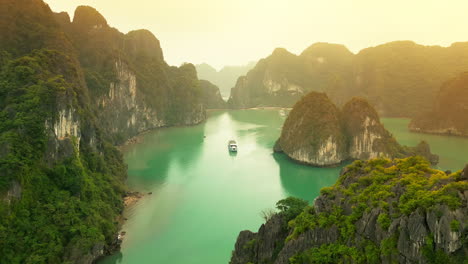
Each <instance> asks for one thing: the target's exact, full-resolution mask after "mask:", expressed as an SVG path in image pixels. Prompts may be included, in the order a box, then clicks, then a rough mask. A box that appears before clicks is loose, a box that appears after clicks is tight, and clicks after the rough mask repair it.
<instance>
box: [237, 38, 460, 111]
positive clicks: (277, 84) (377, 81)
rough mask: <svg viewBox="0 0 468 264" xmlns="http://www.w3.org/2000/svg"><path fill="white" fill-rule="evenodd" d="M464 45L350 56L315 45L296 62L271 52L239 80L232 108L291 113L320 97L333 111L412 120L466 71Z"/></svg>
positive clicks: (392, 46)
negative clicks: (350, 105)
mask: <svg viewBox="0 0 468 264" xmlns="http://www.w3.org/2000/svg"><path fill="white" fill-rule="evenodd" d="M467 50H468V43H454V44H453V45H452V46H450V47H447V48H442V47H439V46H431V47H429V46H422V45H418V44H416V43H413V42H410V41H396V42H391V43H386V44H383V45H379V46H376V47H371V48H367V49H363V50H361V51H360V52H359V53H358V54H352V53H351V52H350V51H349V50H347V49H346V48H345V47H344V46H342V45H336V44H328V43H316V44H313V45H311V46H310V47H309V48H307V49H306V50H304V52H302V53H301V54H300V55H299V56H296V55H295V54H292V53H289V52H288V51H286V50H284V49H276V50H275V51H274V52H273V53H272V54H271V55H270V56H268V57H267V58H265V59H262V60H260V61H259V62H258V63H257V65H256V66H255V68H253V69H252V70H250V71H249V72H248V73H247V74H246V75H245V76H242V77H240V78H239V80H238V82H237V84H236V86H235V87H234V88H233V89H232V91H231V97H230V99H229V104H230V106H231V107H233V108H249V107H258V106H278V107H291V106H292V105H294V103H295V102H297V101H298V100H299V99H300V98H301V97H302V96H303V95H304V94H307V93H308V92H311V91H315V92H325V93H326V94H327V95H328V96H329V98H330V99H331V100H332V101H333V102H334V103H335V104H337V105H338V106H342V105H343V104H344V103H345V102H347V101H349V100H350V98H352V97H353V96H360V97H363V98H365V99H367V100H368V101H369V102H370V103H371V104H372V105H373V106H375V108H376V110H377V112H378V113H379V114H380V115H381V116H385V117H415V116H417V115H420V114H421V113H423V112H426V111H428V110H430V108H431V104H432V102H433V100H434V99H435V98H437V93H438V88H439V87H440V85H441V84H442V83H443V82H444V81H446V80H447V79H449V78H452V77H453V76H455V75H457V74H459V73H460V72H464V71H467V70H468V63H467V60H466V59H467V58H468V55H467V54H468V53H467Z"/></svg>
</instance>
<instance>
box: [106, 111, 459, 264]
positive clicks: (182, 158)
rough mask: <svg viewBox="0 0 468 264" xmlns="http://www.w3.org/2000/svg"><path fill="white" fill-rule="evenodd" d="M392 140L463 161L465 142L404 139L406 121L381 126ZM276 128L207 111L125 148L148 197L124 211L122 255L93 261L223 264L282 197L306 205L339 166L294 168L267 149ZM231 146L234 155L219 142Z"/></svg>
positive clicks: (271, 122) (275, 123) (261, 117)
mask: <svg viewBox="0 0 468 264" xmlns="http://www.w3.org/2000/svg"><path fill="white" fill-rule="evenodd" d="M382 121H383V122H384V124H385V126H386V127H387V129H388V130H390V131H391V132H392V133H393V134H394V136H395V137H396V138H397V139H398V141H399V142H400V143H403V144H407V145H416V144H417V143H418V142H419V141H420V140H426V141H428V142H429V143H430V145H431V147H432V150H433V152H434V153H436V154H439V155H440V157H441V160H440V161H441V162H440V164H439V166H440V168H441V169H444V170H445V169H452V170H458V169H461V168H462V166H463V165H464V164H465V163H466V162H468V152H467V151H464V150H467V149H468V139H466V138H459V137H446V136H435V135H426V134H415V133H410V132H408V130H407V125H408V122H409V121H408V120H406V119H383V120H382ZM283 122H284V117H282V116H281V115H280V114H279V112H278V111H277V110H238V111H217V112H210V114H209V118H208V120H207V122H205V123H204V124H201V125H198V126H193V127H178V128H167V129H160V130H157V131H154V132H151V133H148V134H146V135H145V136H144V137H143V140H142V142H141V143H140V144H135V145H133V146H130V147H128V149H127V150H126V151H125V160H126V161H127V163H128V167H129V169H128V175H129V178H128V185H129V186H130V188H131V189H133V190H138V191H141V192H152V193H153V194H152V195H146V196H145V197H144V198H143V199H142V200H140V201H139V202H138V203H137V204H136V205H134V206H132V207H131V208H128V210H126V212H125V215H126V217H127V218H128V221H127V222H126V223H125V225H124V226H123V230H125V231H127V235H126V237H125V240H124V243H123V245H122V253H120V254H117V255H114V256H111V257H108V258H106V259H104V260H103V261H101V262H100V264H113V263H125V264H146V263H155V264H198V263H200V264H202V263H203V264H218V263H228V262H229V259H230V256H231V251H232V250H233V248H234V243H235V241H236V237H237V235H238V233H239V231H241V230H245V229H249V230H257V229H258V227H259V226H260V225H261V224H262V223H263V219H262V218H261V216H260V212H261V211H262V210H265V209H268V208H274V205H275V203H276V202H277V201H278V200H280V199H282V198H284V197H287V196H296V197H301V198H303V199H306V200H308V201H313V199H314V198H315V197H316V196H317V195H318V193H319V190H320V189H321V188H322V187H325V186H330V185H332V184H334V183H335V181H336V179H337V178H338V174H339V171H340V170H341V167H337V168H313V167H309V166H305V165H300V164H296V163H294V162H291V161H290V160H289V159H287V158H286V157H285V156H284V155H281V154H273V152H272V148H273V144H274V142H275V140H276V139H277V138H278V137H279V134H280V129H281V126H282V124H283ZM229 139H236V140H237V142H238V145H239V152H238V153H237V154H230V153H229V152H228V150H227V141H228V140H229Z"/></svg>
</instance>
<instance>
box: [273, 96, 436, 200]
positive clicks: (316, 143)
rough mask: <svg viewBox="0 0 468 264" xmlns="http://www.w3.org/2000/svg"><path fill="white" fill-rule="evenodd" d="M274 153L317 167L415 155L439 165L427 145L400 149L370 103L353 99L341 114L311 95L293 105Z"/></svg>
mask: <svg viewBox="0 0 468 264" xmlns="http://www.w3.org/2000/svg"><path fill="white" fill-rule="evenodd" d="M274 150H275V151H278V152H281V151H282V152H284V153H286V154H287V155H288V156H289V157H291V158H292V159H294V160H297V161H299V162H305V163H308V164H311V165H315V166H329V165H336V164H339V163H340V162H342V161H344V160H353V159H362V160H367V159H369V158H373V157H386V158H404V157H408V156H416V155H419V156H422V157H425V158H427V159H428V160H429V161H430V162H431V163H432V164H437V163H438V161H439V157H438V156H437V155H434V154H432V153H431V151H430V147H429V144H427V143H426V142H424V141H422V142H421V143H420V144H418V145H417V146H416V147H407V146H402V145H400V144H399V143H398V142H397V140H396V139H395V138H394V137H393V136H392V135H391V134H390V132H388V131H387V130H386V129H385V127H384V126H383V125H382V123H380V118H379V115H378V114H377V112H376V111H375V109H374V108H373V107H372V106H371V105H370V104H369V103H368V102H367V100H365V99H363V98H358V97H353V98H352V99H351V100H349V101H348V102H346V104H345V105H344V106H343V108H342V109H341V110H339V109H338V108H337V107H336V105H334V104H333V103H332V102H331V101H330V99H329V98H328V96H327V95H326V94H324V93H317V92H310V93H309V94H307V95H306V96H304V97H303V98H302V99H301V100H299V101H298V102H297V103H296V104H295V105H294V107H293V109H292V110H291V112H290V114H289V116H288V118H287V119H286V121H285V123H284V125H283V128H282V131H281V136H280V138H279V139H278V141H277V142H276V144H275V146H274ZM327 191H328V190H325V192H327Z"/></svg>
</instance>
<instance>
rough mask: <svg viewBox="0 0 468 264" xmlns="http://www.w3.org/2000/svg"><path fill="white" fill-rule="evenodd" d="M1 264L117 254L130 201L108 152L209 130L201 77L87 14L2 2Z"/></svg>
mask: <svg viewBox="0 0 468 264" xmlns="http://www.w3.org/2000/svg"><path fill="white" fill-rule="evenodd" d="M0 3H1V5H2V7H1V8H0V263H92V262H93V261H94V260H95V259H96V258H98V257H100V256H102V255H104V254H106V252H108V251H109V250H111V249H112V246H113V244H114V243H115V241H116V233H117V231H118V219H119V216H120V214H121V212H122V209H123V203H122V197H123V196H124V195H125V193H126V187H125V185H124V182H125V179H126V173H127V172H126V171H127V168H126V165H125V164H124V162H123V160H122V156H121V154H120V152H119V151H118V150H117V149H116V148H115V147H114V146H113V145H114V144H118V143H122V142H124V141H125V140H127V139H128V138H130V137H132V136H134V135H136V134H138V133H139V132H142V131H144V130H148V129H152V128H157V127H161V126H169V125H189V124H196V123H199V122H201V121H203V120H204V119H205V106H204V104H203V102H202V100H203V98H202V96H203V93H202V92H201V91H200V85H199V81H198V78H197V75H196V71H195V67H194V66H193V65H191V64H186V65H183V66H181V67H179V68H177V67H171V66H169V65H167V64H166V63H165V62H164V58H163V54H162V51H161V48H160V46H159V41H158V40H157V39H156V38H155V37H154V36H153V35H152V34H151V33H150V32H148V31H146V30H139V31H133V32H130V33H128V34H122V33H120V32H118V31H117V30H116V29H113V28H111V27H110V26H109V25H108V24H107V22H106V20H105V19H104V18H103V17H102V16H101V15H100V14H99V13H98V12H97V11H96V10H94V9H93V8H91V7H79V8H78V9H77V10H76V13H75V17H74V20H73V22H71V21H70V20H69V16H68V15H67V14H65V13H61V14H54V13H53V12H52V11H51V10H50V8H49V6H48V5H46V4H45V3H44V2H42V1H41V0H1V1H0Z"/></svg>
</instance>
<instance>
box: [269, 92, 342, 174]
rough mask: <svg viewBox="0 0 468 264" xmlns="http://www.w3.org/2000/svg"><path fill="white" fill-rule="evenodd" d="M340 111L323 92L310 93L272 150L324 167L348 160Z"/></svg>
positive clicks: (296, 110) (291, 117)
mask: <svg viewBox="0 0 468 264" xmlns="http://www.w3.org/2000/svg"><path fill="white" fill-rule="evenodd" d="M343 132H344V131H343V128H342V124H341V116H340V111H339V109H338V108H337V107H336V106H335V105H334V104H333V103H332V102H331V101H330V100H329V99H328V97H327V96H326V95H325V94H323V93H315V92H311V93H310V94H308V95H306V96H305V97H304V98H303V99H301V100H300V101H299V102H297V103H296V105H295V106H294V108H293V110H292V111H291V112H290V113H289V116H288V118H287V119H286V121H285V123H284V125H283V130H282V132H281V137H280V138H279V140H278V142H277V143H276V147H275V149H276V150H277V151H279V150H282V151H283V152H284V153H286V154H287V155H288V156H289V157H291V158H292V159H294V160H297V161H299V162H304V163H308V164H314V165H317V166H327V165H334V164H338V163H340V162H341V161H343V160H345V159H346V158H347V152H346V138H345V134H344V133H343Z"/></svg>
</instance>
